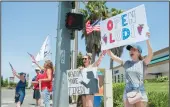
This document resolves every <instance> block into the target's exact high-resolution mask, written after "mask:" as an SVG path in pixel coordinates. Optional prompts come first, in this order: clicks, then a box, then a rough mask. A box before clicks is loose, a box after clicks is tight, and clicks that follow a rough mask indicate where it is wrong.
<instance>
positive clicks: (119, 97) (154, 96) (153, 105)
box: [101, 83, 169, 107]
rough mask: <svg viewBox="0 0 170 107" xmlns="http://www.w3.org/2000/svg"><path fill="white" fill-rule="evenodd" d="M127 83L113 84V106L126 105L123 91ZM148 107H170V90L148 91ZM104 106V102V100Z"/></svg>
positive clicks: (120, 106) (121, 106) (122, 106)
mask: <svg viewBox="0 0 170 107" xmlns="http://www.w3.org/2000/svg"><path fill="white" fill-rule="evenodd" d="M124 88H125V84H124V83H114V84H113V106H114V107H124V105H123V92H124ZM147 96H148V100H149V101H148V107H168V99H169V96H168V92H148V93H147ZM101 105H102V106H101V107H104V102H103V101H102V104H101Z"/></svg>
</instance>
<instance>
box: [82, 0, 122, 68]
mask: <svg viewBox="0 0 170 107" xmlns="http://www.w3.org/2000/svg"><path fill="white" fill-rule="evenodd" d="M80 12H81V13H82V14H83V15H84V17H85V18H84V23H86V22H87V21H88V20H90V21H91V23H93V22H94V21H96V20H98V19H101V18H102V19H103V20H104V19H106V18H109V17H111V16H115V15H117V14H120V13H122V12H123V11H122V10H117V9H115V8H112V9H108V7H107V6H106V1H89V2H88V3H87V4H85V9H80ZM84 25H85V24H84ZM82 38H85V44H86V51H87V52H90V53H92V63H93V62H94V61H95V56H96V55H99V53H100V52H101V44H100V43H101V41H100V39H101V35H100V32H96V31H93V32H92V33H90V34H87V33H86V29H85V26H84V29H83V30H82ZM122 50H123V47H118V48H115V49H112V52H113V53H114V54H115V55H118V56H120V55H121V54H122V52H123V51H122ZM118 52H119V53H118ZM117 53H118V54H117ZM110 66H111V65H110ZM112 66H113V63H112Z"/></svg>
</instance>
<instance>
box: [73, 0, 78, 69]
mask: <svg viewBox="0 0 170 107" xmlns="http://www.w3.org/2000/svg"><path fill="white" fill-rule="evenodd" d="M78 9H79V3H78V1H76V2H75V13H77V12H78ZM74 34H75V39H74V64H73V65H74V69H76V68H77V55H78V31H77V30H76V31H75V33H74Z"/></svg>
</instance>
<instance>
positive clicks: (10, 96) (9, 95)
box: [1, 89, 76, 107]
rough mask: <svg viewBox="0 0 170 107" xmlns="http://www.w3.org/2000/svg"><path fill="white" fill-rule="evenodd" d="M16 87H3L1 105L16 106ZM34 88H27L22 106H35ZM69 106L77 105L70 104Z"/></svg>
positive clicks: (2, 106) (5, 106)
mask: <svg viewBox="0 0 170 107" xmlns="http://www.w3.org/2000/svg"><path fill="white" fill-rule="evenodd" d="M14 94H15V90H14V89H1V107H15V106H16V104H15V103H14V101H15V100H14ZM32 94H33V90H31V89H30V90H26V96H25V99H24V103H23V105H22V107H35V100H34V99H33V95H32ZM69 107H76V106H75V105H70V106H69Z"/></svg>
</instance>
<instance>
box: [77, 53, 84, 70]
mask: <svg viewBox="0 0 170 107" xmlns="http://www.w3.org/2000/svg"><path fill="white" fill-rule="evenodd" d="M82 57H83V55H82V53H81V52H79V54H78V55H77V68H78V67H80V66H83V59H82Z"/></svg>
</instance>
